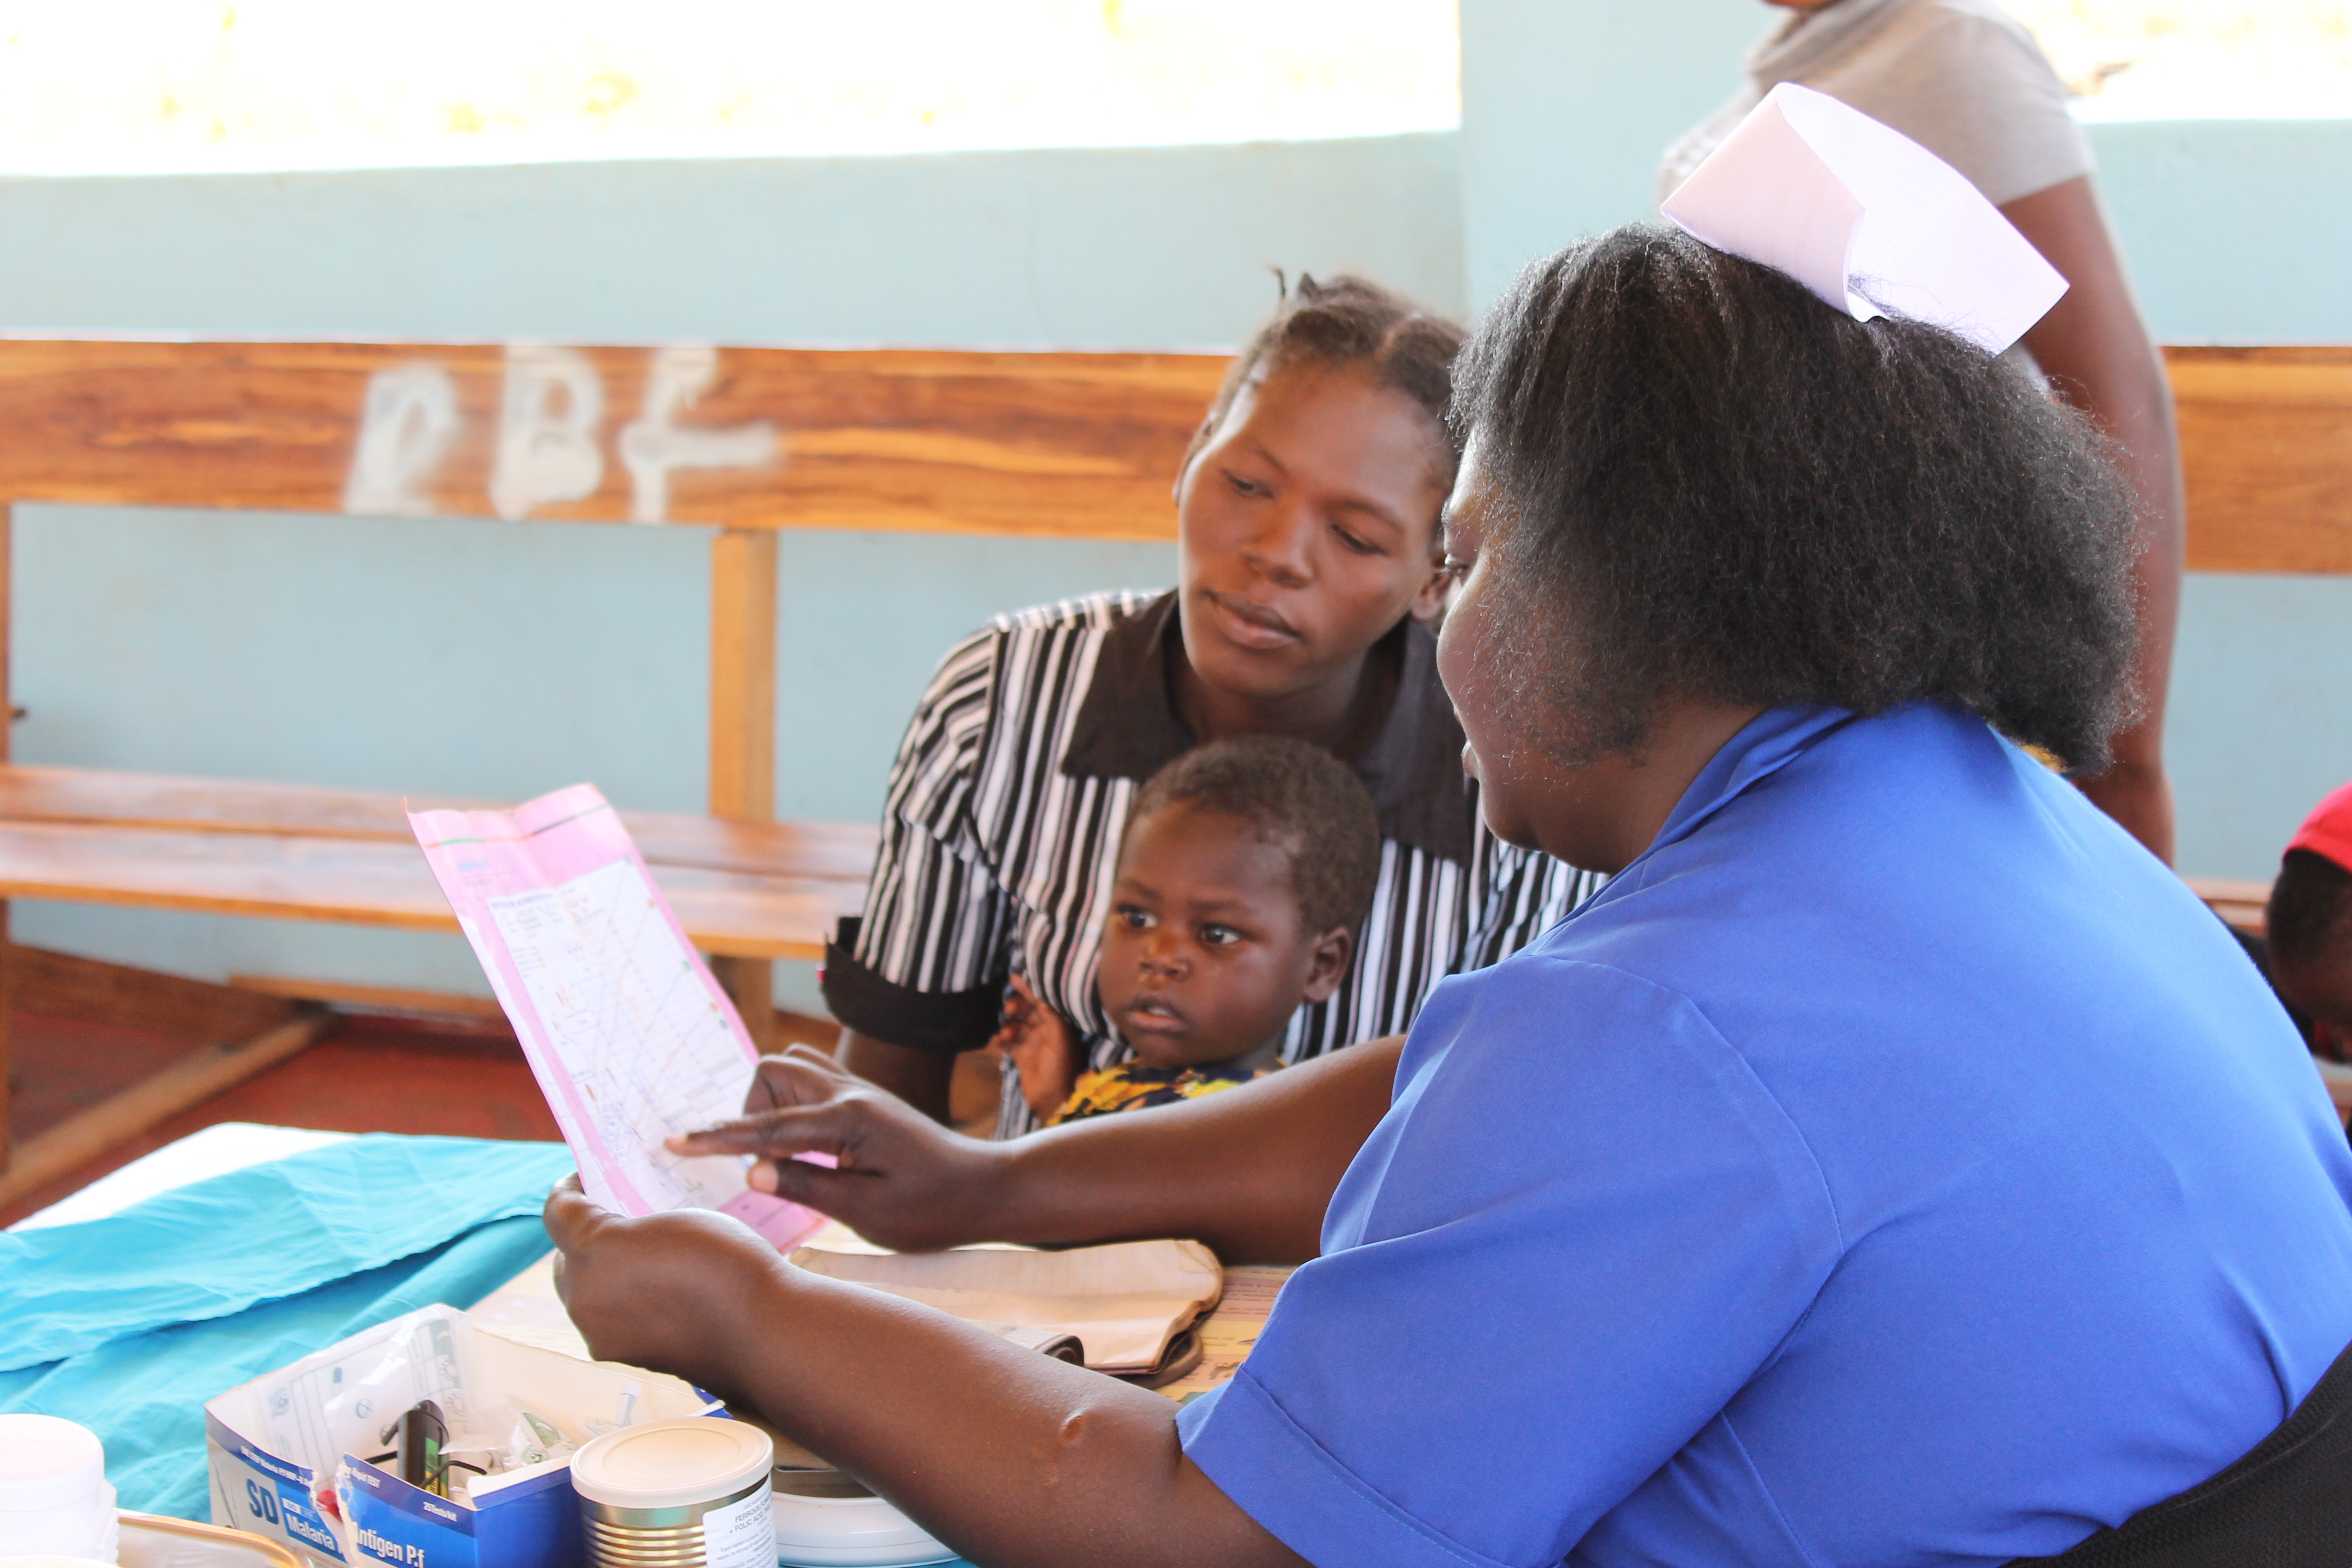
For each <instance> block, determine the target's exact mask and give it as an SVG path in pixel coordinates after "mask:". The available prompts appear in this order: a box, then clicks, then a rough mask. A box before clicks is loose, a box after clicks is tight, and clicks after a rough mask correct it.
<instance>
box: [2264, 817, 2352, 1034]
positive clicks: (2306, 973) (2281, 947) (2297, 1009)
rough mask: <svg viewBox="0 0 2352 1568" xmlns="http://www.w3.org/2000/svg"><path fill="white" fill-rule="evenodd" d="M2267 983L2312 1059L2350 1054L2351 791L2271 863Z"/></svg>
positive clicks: (2302, 830)
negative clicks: (2274, 874)
mask: <svg viewBox="0 0 2352 1568" xmlns="http://www.w3.org/2000/svg"><path fill="white" fill-rule="evenodd" d="M2263 932H2264V934H2265V935H2266V936H2267V937H2268V938H2269V941H2270V961H2271V984H2272V985H2273V988H2274V989H2276V991H2277V992H2278V994H2279V999H2280V1000H2281V1001H2283V1002H2284V1003H2285V1004H2286V1006H2287V1011H2288V1013H2289V1014H2290V1015H2292V1016H2294V1021H2295V1023H2296V1024H2297V1025H2298V1026H2301V1027H2302V1029H2303V1032H2304V1036H2305V1038H2306V1039H2308V1040H2309V1041H2310V1042H2311V1048H2312V1050H2313V1052H2314V1053H2315V1055H2318V1056H2323V1057H2329V1058H2335V1059H2336V1060H2339V1061H2340V1060H2343V1059H2345V1057H2346V1053H2347V1052H2352V784H2346V785H2345V786H2344V787H2343V788H2341V789H2339V790H2337V791H2336V793H2335V794H2333V795H2329V796H2328V797H2327V798H2326V800H2323V801H2321V802H2320V803H2319V805H2317V806H2316V807H2315V808H2314V809H2313V811H2312V814H2311V815H2310V816H2308V817H2305V819H2304V824H2303V826H2302V827H2301V828H2299V829H2298V830H2297V831H2296V833H2295V836H2294V838H2293V839H2292V840H2290V841H2289V842H2288V844H2287V847H2286V854H2285V855H2284V857H2282V858H2281V859H2280V861H2279V874H2278V880H2277V881H2276V882H2274V883H2273V884H2272V886H2271V902H2270V909H2269V910H2268V911H2267V912H2266V913H2265V915H2264V917H2263Z"/></svg>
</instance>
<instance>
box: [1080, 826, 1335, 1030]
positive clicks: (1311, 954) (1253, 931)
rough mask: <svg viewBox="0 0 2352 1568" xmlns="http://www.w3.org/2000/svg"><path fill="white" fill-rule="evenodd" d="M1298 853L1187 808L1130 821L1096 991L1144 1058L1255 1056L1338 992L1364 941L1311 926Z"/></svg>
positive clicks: (1245, 828) (1249, 828) (1251, 828)
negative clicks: (1304, 920)
mask: <svg viewBox="0 0 2352 1568" xmlns="http://www.w3.org/2000/svg"><path fill="white" fill-rule="evenodd" d="M1290 853H1291V852H1290V849H1289V847H1287V846H1285V845H1280V844H1267V843H1265V842H1263V841H1262V840H1261V839H1260V838H1259V837H1257V831H1256V829H1255V827H1254V826H1251V825H1250V824H1248V823H1245V822H1241V821H1238V820H1236V819H1234V817H1231V816H1221V815H1218V814H1215V813H1212V812H1203V811H1200V810H1198V809H1196V808H1194V807H1193V806H1191V805H1185V804H1183V803H1181V802H1180V803H1178V804H1176V805H1170V806H1167V807H1165V808H1164V809H1162V810H1160V811H1157V812H1154V813H1152V814H1151V815H1150V816H1142V817H1138V818H1137V819H1136V820H1135V821H1133V822H1131V823H1130V824H1129V826H1128V829H1127V841H1126V843H1125V844H1124V845H1123V846H1122V847H1120V850H1119V857H1118V882H1117V883H1116V884H1115V885H1114V887H1113V889H1112V891H1111V915H1110V920H1109V921H1108V922H1107V924H1106V925H1105V927H1104V930H1103V945H1102V957H1101V959H1100V961H1099V962H1098V963H1097V965H1096V969H1095V984H1096V988H1097V991H1099V992H1100V994H1101V996H1102V1002H1103V1007H1104V1009H1105V1011H1106V1012H1108V1014H1109V1016H1110V1019H1111V1022H1112V1023H1113V1024H1114V1025H1116V1026H1118V1032H1119V1036H1120V1037H1121V1038H1123V1039H1125V1040H1126V1041H1127V1043H1128V1044H1129V1046H1131V1047H1134V1048H1135V1054H1136V1055H1137V1056H1139V1057H1140V1058H1143V1059H1144V1060H1145V1061H1147V1062H1149V1063H1150V1064H1151V1065H1152V1066H1153V1067H1164V1068H1179V1067H1191V1066H1195V1065H1198V1064H1200V1063H1203V1062H1222V1061H1227V1060H1231V1059H1233V1058H1238V1057H1245V1056H1247V1055H1249V1054H1250V1053H1251V1052H1252V1051H1255V1050H1256V1049H1257V1048H1258V1047H1261V1046H1265V1045H1266V1044H1268V1043H1269V1042H1271V1041H1272V1040H1274V1039H1275V1037H1276V1036H1278V1035H1279V1034H1280V1033H1281V1032H1282V1030H1283V1028H1284V1026H1286V1024H1287V1023H1288V1022H1289V1019H1290V1015H1291V1014H1292V1013H1293V1012H1295V1011H1296V1010H1297V1007H1298V1005H1299V1004H1300V1003H1301V1002H1320V1001H1322V1000H1324V999H1325V998H1327V997H1328V996H1329V995H1330V994H1331V993H1332V992H1333V991H1334V990H1336V989H1338V987H1339V978H1340V976H1341V975H1343V974H1345V973H1347V969H1348V958H1349V952H1350V951H1351V949H1352V947H1353V937H1352V936H1351V934H1350V933H1349V931H1346V930H1345V929H1341V930H1338V931H1302V930H1301V929H1300V925H1301V921H1300V920H1299V913H1298V900H1297V895H1296V894H1294V893H1293V892H1292V891H1291V886H1290Z"/></svg>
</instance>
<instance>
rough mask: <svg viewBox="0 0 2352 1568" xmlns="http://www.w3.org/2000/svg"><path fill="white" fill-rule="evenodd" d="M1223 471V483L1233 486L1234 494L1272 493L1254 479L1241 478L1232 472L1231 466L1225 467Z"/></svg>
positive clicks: (1261, 494)
mask: <svg viewBox="0 0 2352 1568" xmlns="http://www.w3.org/2000/svg"><path fill="white" fill-rule="evenodd" d="M1224 473H1225V483H1227V484H1228V485H1231V486H1232V487H1233V489H1234V494H1235V495H1244V496H1265V495H1271V494H1273V493H1274V492H1273V491H1272V490H1270V489H1267V488H1266V487H1265V486H1264V485H1262V484H1259V483H1258V482H1257V481H1256V480H1255V479H1244V478H1242V476H1241V475H1239V474H1237V473H1235V472H1234V471H1233V470H1232V469H1231V468H1227V469H1226V470H1225V471H1224Z"/></svg>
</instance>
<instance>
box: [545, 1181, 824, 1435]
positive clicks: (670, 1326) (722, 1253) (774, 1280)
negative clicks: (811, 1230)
mask: <svg viewBox="0 0 2352 1568" xmlns="http://www.w3.org/2000/svg"><path fill="white" fill-rule="evenodd" d="M542 1217H543V1218H544V1219H545V1221H546V1223H547V1234H548V1235H549V1237H551V1238H552V1239H553V1240H554V1242H555V1247H556V1262H555V1291H556V1294H557V1295H558V1296H561V1297H562V1299H563V1305H564V1309H565V1310H567V1311H569V1312H570V1313H571V1314H572V1323H573V1324H574V1326H576V1327H577V1328H578V1329H579V1330H580V1333H581V1336H582V1337H583V1338H584V1339H585V1340H586V1341H587V1342H588V1350H589V1353H591V1354H592V1355H593V1356H595V1357H596V1359H597V1360H599V1361H618V1362H626V1363H628V1364H630V1365H631V1366H642V1367H646V1368H649V1369H650V1370H652V1371H655V1372H666V1373H671V1374H672V1375H674V1376H677V1377H682V1378H685V1379H686V1380H687V1381H688V1382H689V1383H693V1384H698V1385H700V1386H701V1387H704V1388H707V1389H709V1390H710V1391H711V1392H713V1393H715V1394H726V1393H728V1392H730V1389H731V1387H732V1385H733V1384H734V1382H735V1378H734V1376H733V1375H731V1373H733V1372H740V1367H741V1363H740V1359H739V1357H740V1353H741V1351H742V1348H743V1347H745V1346H747V1345H749V1344H750V1343H751V1342H753V1341H754V1340H756V1339H757V1337H758V1336H759V1334H760V1333H761V1330H762V1327H763V1325H764V1324H765V1323H766V1322H767V1321H768V1320H769V1319H770V1318H772V1316H773V1308H772V1301H773V1299H774V1297H775V1295H776V1293H777V1292H778V1291H779V1290H780V1289H786V1288H788V1285H789V1281H788V1280H787V1279H785V1276H786V1274H787V1273H788V1272H789V1270H788V1266H787V1265H786V1264H785V1263H784V1261H783V1258H782V1255H781V1254H779V1253H778V1252H777V1251H776V1249H775V1247H772V1246H771V1245H770V1244H769V1243H768V1242H766V1241H764V1240H762V1239H761V1237H760V1236H759V1235H758V1233H757V1232H755V1231H753V1230H752V1229H751V1227H750V1226H747V1225H744V1224H743V1223H742V1222H741V1221H740V1220H734V1219H730V1218H728V1217H727V1216H726V1215H721V1214H714V1213H712V1212H711V1211H709V1210H708V1209H673V1210H671V1211H670V1212H668V1213H667V1214H657V1215H645V1216H644V1217H642V1218H638V1219H631V1218H628V1217H626V1216H625V1215H616V1214H614V1213H613V1212H611V1211H610V1210H608V1209H604V1208H600V1207H598V1206H597V1205H595V1204H594V1203H593V1202H591V1201H590V1200H589V1198H588V1196H587V1194H584V1193H583V1192H582V1191H581V1190H580V1178H579V1177H577V1176H566V1177H565V1178H564V1179H563V1180H562V1181H561V1182H559V1183H557V1184H556V1186H555V1190H554V1191H553V1192H551V1193H550V1194H548V1195H547V1207H546V1209H545V1211H544V1213H543V1215H542ZM763 1303H766V1304H767V1305H765V1306H763Z"/></svg>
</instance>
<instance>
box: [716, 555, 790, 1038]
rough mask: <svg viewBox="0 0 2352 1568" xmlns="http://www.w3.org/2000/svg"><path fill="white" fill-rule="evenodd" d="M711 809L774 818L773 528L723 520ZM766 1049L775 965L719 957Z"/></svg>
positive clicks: (719, 971)
mask: <svg viewBox="0 0 2352 1568" xmlns="http://www.w3.org/2000/svg"><path fill="white" fill-rule="evenodd" d="M710 815H711V816H719V817H725V818H728V819H730V820H731V821H736V822H773V821H774V820H775V819H776V535H775V533H774V531H772V530H770V529H764V528H727V529H721V530H719V536H718V537H717V538H716V539H714V540H712V541H711V542H710ZM710 968H711V972H712V973H715V974H716V975H718V976H719V984H721V985H723V986H725V987H726V989H727V994H729V995H730V996H731V997H733V998H734V999H735V1007H736V1010H737V1011H738V1012H740V1013H741V1014H742V1015H743V1026H744V1027H745V1028H746V1029H749V1030H750V1031H751V1042H752V1044H754V1045H756V1046H758V1047H760V1048H761V1050H762V1051H765V1050H769V1049H772V1048H773V1047H774V1045H775V1036H776V1005H775V992H774V986H775V970H774V966H773V965H772V964H771V963H768V961H767V960H765V959H759V958H714V959H712V960H711V961H710Z"/></svg>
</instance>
